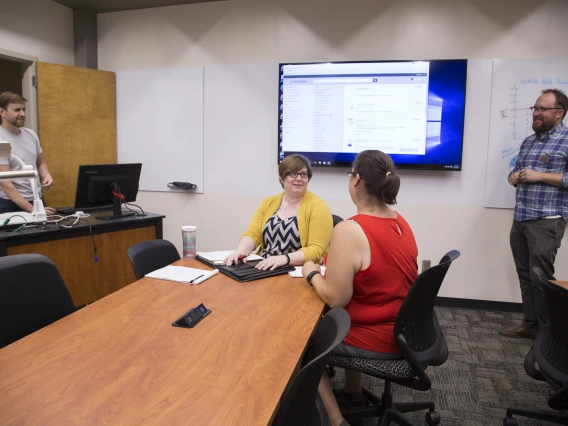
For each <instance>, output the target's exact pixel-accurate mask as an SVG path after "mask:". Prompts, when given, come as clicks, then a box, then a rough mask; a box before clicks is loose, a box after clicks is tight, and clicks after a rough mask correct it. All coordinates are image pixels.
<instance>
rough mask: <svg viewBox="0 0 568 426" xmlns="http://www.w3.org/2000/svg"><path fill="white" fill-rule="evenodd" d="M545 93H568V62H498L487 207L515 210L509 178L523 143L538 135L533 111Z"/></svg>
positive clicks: (560, 60)
mask: <svg viewBox="0 0 568 426" xmlns="http://www.w3.org/2000/svg"><path fill="white" fill-rule="evenodd" d="M544 89H560V90H563V91H564V92H566V90H567V89H568V59H496V60H495V61H494V63H493V85H492V90H491V116H490V127H489V145H488V152H487V175H486V181H485V207H497V208H513V207H514V206H515V188H513V187H512V186H511V185H509V184H508V183H507V176H508V174H509V172H510V171H511V170H512V169H513V168H514V167H515V164H516V161H517V156H518V154H519V148H520V146H521V143H522V142H523V140H524V139H525V138H526V137H527V136H530V135H531V134H533V133H534V131H533V130H532V127H531V126H532V113H531V111H530V109H529V107H531V106H533V105H534V103H535V101H536V98H538V97H539V96H540V94H541V91H542V90H544ZM565 121H566V120H565Z"/></svg>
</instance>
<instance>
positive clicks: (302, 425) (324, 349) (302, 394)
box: [272, 308, 351, 426]
mask: <svg viewBox="0 0 568 426" xmlns="http://www.w3.org/2000/svg"><path fill="white" fill-rule="evenodd" d="M350 326H351V319H350V318H349V314H348V313H347V311H345V309H343V308H334V309H332V310H330V311H329V312H328V313H327V314H326V315H325V316H324V317H323V318H322V320H321V321H320V323H319V325H318V327H317V329H316V331H315V333H314V336H313V338H312V340H311V342H310V345H309V347H308V349H307V350H306V357H307V358H308V359H305V361H308V362H307V363H305V365H304V366H303V367H302V369H301V370H300V371H299V372H298V374H297V375H296V377H294V380H293V381H292V384H291V385H290V387H289V388H288V391H287V392H286V395H284V397H283V398H282V400H281V403H280V409H279V410H278V413H277V414H276V418H275V419H274V422H273V423H272V425H273V426H290V425H294V426H320V425H321V426H328V425H329V423H328V422H329V419H328V416H327V413H326V411H325V408H324V406H323V403H322V401H321V399H320V398H319V394H318V385H319V382H320V379H321V376H322V374H323V371H324V368H325V365H326V363H327V359H328V358H329V354H330V352H331V351H332V350H333V349H335V347H336V346H337V345H339V344H340V343H341V342H342V341H343V339H344V338H345V336H347V332H348V331H349V327H350Z"/></svg>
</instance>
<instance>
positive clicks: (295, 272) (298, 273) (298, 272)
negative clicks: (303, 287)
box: [288, 266, 325, 278]
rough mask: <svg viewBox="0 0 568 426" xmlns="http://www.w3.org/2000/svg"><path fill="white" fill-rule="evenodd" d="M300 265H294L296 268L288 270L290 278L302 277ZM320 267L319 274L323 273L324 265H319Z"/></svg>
mask: <svg viewBox="0 0 568 426" xmlns="http://www.w3.org/2000/svg"><path fill="white" fill-rule="evenodd" d="M302 268H303V267H302V266H296V269H294V270H293V271H289V272H288V275H290V276H291V277H292V278H302V277H303V275H302ZM320 268H321V274H322V275H325V266H320Z"/></svg>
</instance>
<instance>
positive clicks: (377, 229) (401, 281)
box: [302, 150, 418, 426]
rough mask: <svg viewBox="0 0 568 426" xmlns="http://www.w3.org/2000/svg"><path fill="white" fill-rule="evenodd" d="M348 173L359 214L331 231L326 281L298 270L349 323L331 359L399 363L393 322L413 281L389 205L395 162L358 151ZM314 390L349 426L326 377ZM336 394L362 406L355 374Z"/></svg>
mask: <svg viewBox="0 0 568 426" xmlns="http://www.w3.org/2000/svg"><path fill="white" fill-rule="evenodd" d="M348 175H349V194H350V195H351V199H352V200H353V203H354V204H355V206H356V207H357V214H356V215H355V216H353V217H351V218H349V219H348V220H345V221H343V222H341V223H339V224H338V225H337V226H336V227H335V228H334V229H333V233H332V234H331V242H330V247H329V251H328V254H327V257H326V274H325V277H324V276H323V275H322V274H321V272H320V268H319V266H318V265H316V264H315V263H313V262H308V263H306V264H305V265H304V267H303V270H302V272H303V274H304V277H306V279H307V280H308V283H309V284H310V285H312V286H313V287H314V288H315V290H316V291H317V293H318V295H319V296H320V297H321V298H322V300H323V301H324V302H325V303H326V304H327V305H329V306H330V307H332V308H333V307H337V306H339V307H343V308H345V310H346V311H347V312H348V313H349V316H350V317H351V328H350V330H349V333H348V334H347V337H346V338H345V340H344V341H343V342H342V343H341V344H340V345H339V346H338V347H337V348H336V349H335V350H334V352H333V353H339V354H342V355H347V356H354V357H365V358H372V359H394V358H400V357H401V355H400V354H399V349H398V346H397V344H396V342H395V339H394V322H395V319H396V316H397V314H398V311H399V309H400V306H401V305H402V301H403V300H404V298H405V297H406V295H407V293H408V291H409V290H410V286H411V285H412V283H413V282H414V280H415V279H416V277H417V276H418V264H417V257H418V248H417V246H416V241H415V239H414V234H413V233H412V230H411V229H410V226H409V225H408V223H407V222H406V220H404V218H403V217H402V216H401V215H400V214H398V213H397V212H396V211H394V210H392V209H391V208H390V207H389V205H392V204H396V196H397V194H398V190H399V188H400V178H399V177H398V176H397V175H396V174H395V170H394V163H393V162H392V159H391V158H390V157H389V156H388V155H387V154H385V153H383V152H381V151H376V150H369V151H363V152H361V153H360V154H359V155H358V156H357V158H356V159H355V161H354V163H353V168H352V170H351V172H349V173H348ZM319 392H320V396H321V398H322V400H323V403H324V405H325V408H326V410H327V413H328V415H329V418H330V420H331V423H332V425H333V426H346V425H348V423H347V422H346V421H345V419H343V417H342V416H341V412H340V411H339V407H338V405H337V401H336V400H335V397H334V395H333V392H332V390H331V386H330V384H329V379H328V378H327V375H326V374H324V375H323V377H322V381H321V382H320V386H319ZM341 396H342V398H346V399H348V400H349V401H351V402H352V403H353V404H354V405H363V404H364V399H363V395H362V392H361V373H360V372H356V371H351V370H346V383H345V387H344V389H343V391H342V392H341Z"/></svg>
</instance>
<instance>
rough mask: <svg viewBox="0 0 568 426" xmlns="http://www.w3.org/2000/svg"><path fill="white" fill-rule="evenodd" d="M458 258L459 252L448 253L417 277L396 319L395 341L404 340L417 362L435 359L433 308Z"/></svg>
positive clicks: (438, 343) (440, 340)
mask: <svg viewBox="0 0 568 426" xmlns="http://www.w3.org/2000/svg"><path fill="white" fill-rule="evenodd" d="M459 256H460V252H459V251H457V250H452V251H450V252H448V253H446V254H445V255H444V257H442V259H441V260H440V263H439V264H438V265H436V266H433V267H431V268H429V269H427V270H425V271H424V272H422V273H421V274H420V275H418V277H417V278H416V280H415V281H414V283H413V284H412V287H411V288H410V291H409V292H408V294H407V296H406V297H405V299H404V301H403V302H402V306H401V307H400V311H399V313H398V315H397V317H396V321H395V324H394V335H395V339H396V340H397V342H398V339H399V336H400V335H402V336H404V338H405V340H406V343H407V344H408V346H409V348H410V349H411V350H412V351H413V352H415V355H416V357H417V358H418V360H419V361H421V362H426V361H429V360H430V359H432V358H433V357H435V356H437V354H438V353H439V351H440V347H441V346H442V344H443V336H441V332H440V331H439V330H440V328H439V325H438V324H437V319H436V316H435V314H434V304H435V302H436V297H437V296H438V291H439V290H440V287H441V286H442V282H443V281H444V277H445V276H446V273H447V272H448V269H449V267H450V265H451V264H452V262H453V261H454V260H456V259H457V258H458V257H459ZM399 346H400V345H399ZM401 349H402V348H401Z"/></svg>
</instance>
